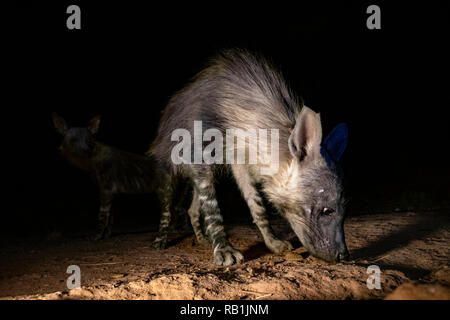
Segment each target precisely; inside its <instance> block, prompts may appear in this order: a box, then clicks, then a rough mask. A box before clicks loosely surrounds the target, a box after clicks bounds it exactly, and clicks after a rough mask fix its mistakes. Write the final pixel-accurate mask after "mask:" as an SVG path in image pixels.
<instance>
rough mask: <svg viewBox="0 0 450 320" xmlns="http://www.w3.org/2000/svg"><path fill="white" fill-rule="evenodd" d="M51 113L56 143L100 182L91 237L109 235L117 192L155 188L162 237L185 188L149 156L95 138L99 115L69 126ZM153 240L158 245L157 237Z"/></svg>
mask: <svg viewBox="0 0 450 320" xmlns="http://www.w3.org/2000/svg"><path fill="white" fill-rule="evenodd" d="M52 117H53V122H54V125H55V127H56V129H57V131H58V132H59V133H61V135H62V136H63V141H62V143H61V146H60V147H59V149H60V151H61V154H62V155H63V156H64V157H65V158H66V159H67V160H68V161H69V163H70V164H72V165H74V166H76V167H78V168H80V169H82V170H84V171H87V172H88V173H89V174H90V176H91V178H92V180H93V181H94V182H95V183H96V184H97V185H98V186H99V189H100V211H99V216H98V220H99V231H98V233H97V235H96V236H95V238H94V239H95V240H100V239H102V238H107V237H109V236H110V235H111V231H112V225H113V215H112V213H111V204H112V200H113V198H114V196H115V195H116V194H121V193H123V194H138V193H150V192H156V194H157V196H158V198H159V200H160V203H161V208H162V215H161V223H160V230H159V233H160V236H161V237H162V238H161V240H162V241H165V239H166V234H167V231H168V228H169V224H170V217H171V215H170V212H171V211H172V212H175V213H176V215H177V216H179V215H182V214H183V213H184V212H185V210H184V208H183V207H182V204H183V200H184V199H183V198H182V197H177V195H179V194H181V195H184V194H186V191H185V190H182V191H178V192H176V191H175V187H174V185H176V186H178V187H183V184H181V183H179V182H178V181H176V180H174V179H171V177H170V176H169V175H168V174H166V173H163V172H160V171H159V170H157V166H156V163H155V161H154V159H153V158H152V157H147V156H143V155H142V156H141V155H137V154H133V153H129V152H126V151H122V150H119V149H116V148H113V147H111V146H107V145H104V144H102V143H100V142H98V141H96V140H95V138H94V135H95V133H97V131H98V128H99V125H100V117H99V116H96V117H94V118H93V119H92V120H91V121H90V122H89V124H88V126H87V127H72V128H69V127H68V125H67V123H66V121H65V120H64V119H63V118H62V117H60V116H59V115H57V114H56V113H53V114H52ZM184 188H185V187H184ZM183 216H185V214H183ZM194 224H198V222H194ZM200 240H202V239H200ZM156 243H157V247H158V248H159V247H160V239H159V238H158V239H157V240H156Z"/></svg>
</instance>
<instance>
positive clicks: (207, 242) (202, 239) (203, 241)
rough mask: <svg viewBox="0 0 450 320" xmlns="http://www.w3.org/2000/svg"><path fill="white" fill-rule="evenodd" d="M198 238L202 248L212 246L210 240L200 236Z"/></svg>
mask: <svg viewBox="0 0 450 320" xmlns="http://www.w3.org/2000/svg"><path fill="white" fill-rule="evenodd" d="M196 238H197V242H198V243H199V244H200V245H201V246H204V247H208V246H210V245H211V243H210V242H209V240H208V239H206V237H204V236H198V235H197V237H196Z"/></svg>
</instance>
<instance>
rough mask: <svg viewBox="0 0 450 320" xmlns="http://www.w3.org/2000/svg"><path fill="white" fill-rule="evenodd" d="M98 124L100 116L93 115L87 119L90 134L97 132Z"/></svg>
mask: <svg viewBox="0 0 450 320" xmlns="http://www.w3.org/2000/svg"><path fill="white" fill-rule="evenodd" d="M99 126H100V116H95V117H93V118H92V119H91V121H89V124H88V129H89V131H90V132H91V133H92V134H95V133H97V131H98V127H99Z"/></svg>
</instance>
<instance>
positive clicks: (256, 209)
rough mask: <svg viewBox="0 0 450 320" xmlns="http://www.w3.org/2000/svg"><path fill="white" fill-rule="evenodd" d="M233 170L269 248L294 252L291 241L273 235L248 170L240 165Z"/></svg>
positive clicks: (274, 250) (275, 250) (273, 250)
mask: <svg viewBox="0 0 450 320" xmlns="http://www.w3.org/2000/svg"><path fill="white" fill-rule="evenodd" d="M231 168H232V171H233V175H234V178H235V180H236V183H237V185H238V187H239V189H240V190H241V193H242V196H243V197H244V199H245V201H246V202H247V205H248V207H249V209H250V213H251V215H252V218H253V222H254V223H255V224H256V225H257V226H258V228H259V230H260V231H261V234H262V236H263V238H264V242H265V243H266V246H267V248H269V250H270V251H272V252H275V253H280V252H283V251H287V250H292V249H293V247H292V245H291V244H290V243H289V241H283V240H280V239H278V238H277V237H275V235H274V234H273V231H272V228H271V227H270V224H269V220H268V219H267V215H266V210H265V208H264V206H263V202H262V199H261V196H260V194H259V192H258V191H257V190H256V188H255V186H254V181H253V179H252V177H251V176H250V174H249V172H248V169H247V168H246V167H245V166H243V165H239V164H235V165H232V166H231Z"/></svg>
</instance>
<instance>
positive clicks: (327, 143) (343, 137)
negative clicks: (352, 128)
mask: <svg viewBox="0 0 450 320" xmlns="http://www.w3.org/2000/svg"><path fill="white" fill-rule="evenodd" d="M347 142H348V127H347V125H346V124H345V123H340V124H338V125H337V126H336V127H335V128H334V129H333V130H331V132H330V133H329V134H328V136H327V137H326V138H325V140H323V142H322V146H321V148H320V153H321V154H322V156H323V157H324V159H325V160H326V161H327V163H328V165H330V166H334V165H336V163H338V162H339V160H340V159H341V157H342V154H343V153H344V150H345V147H346V146H347Z"/></svg>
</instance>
